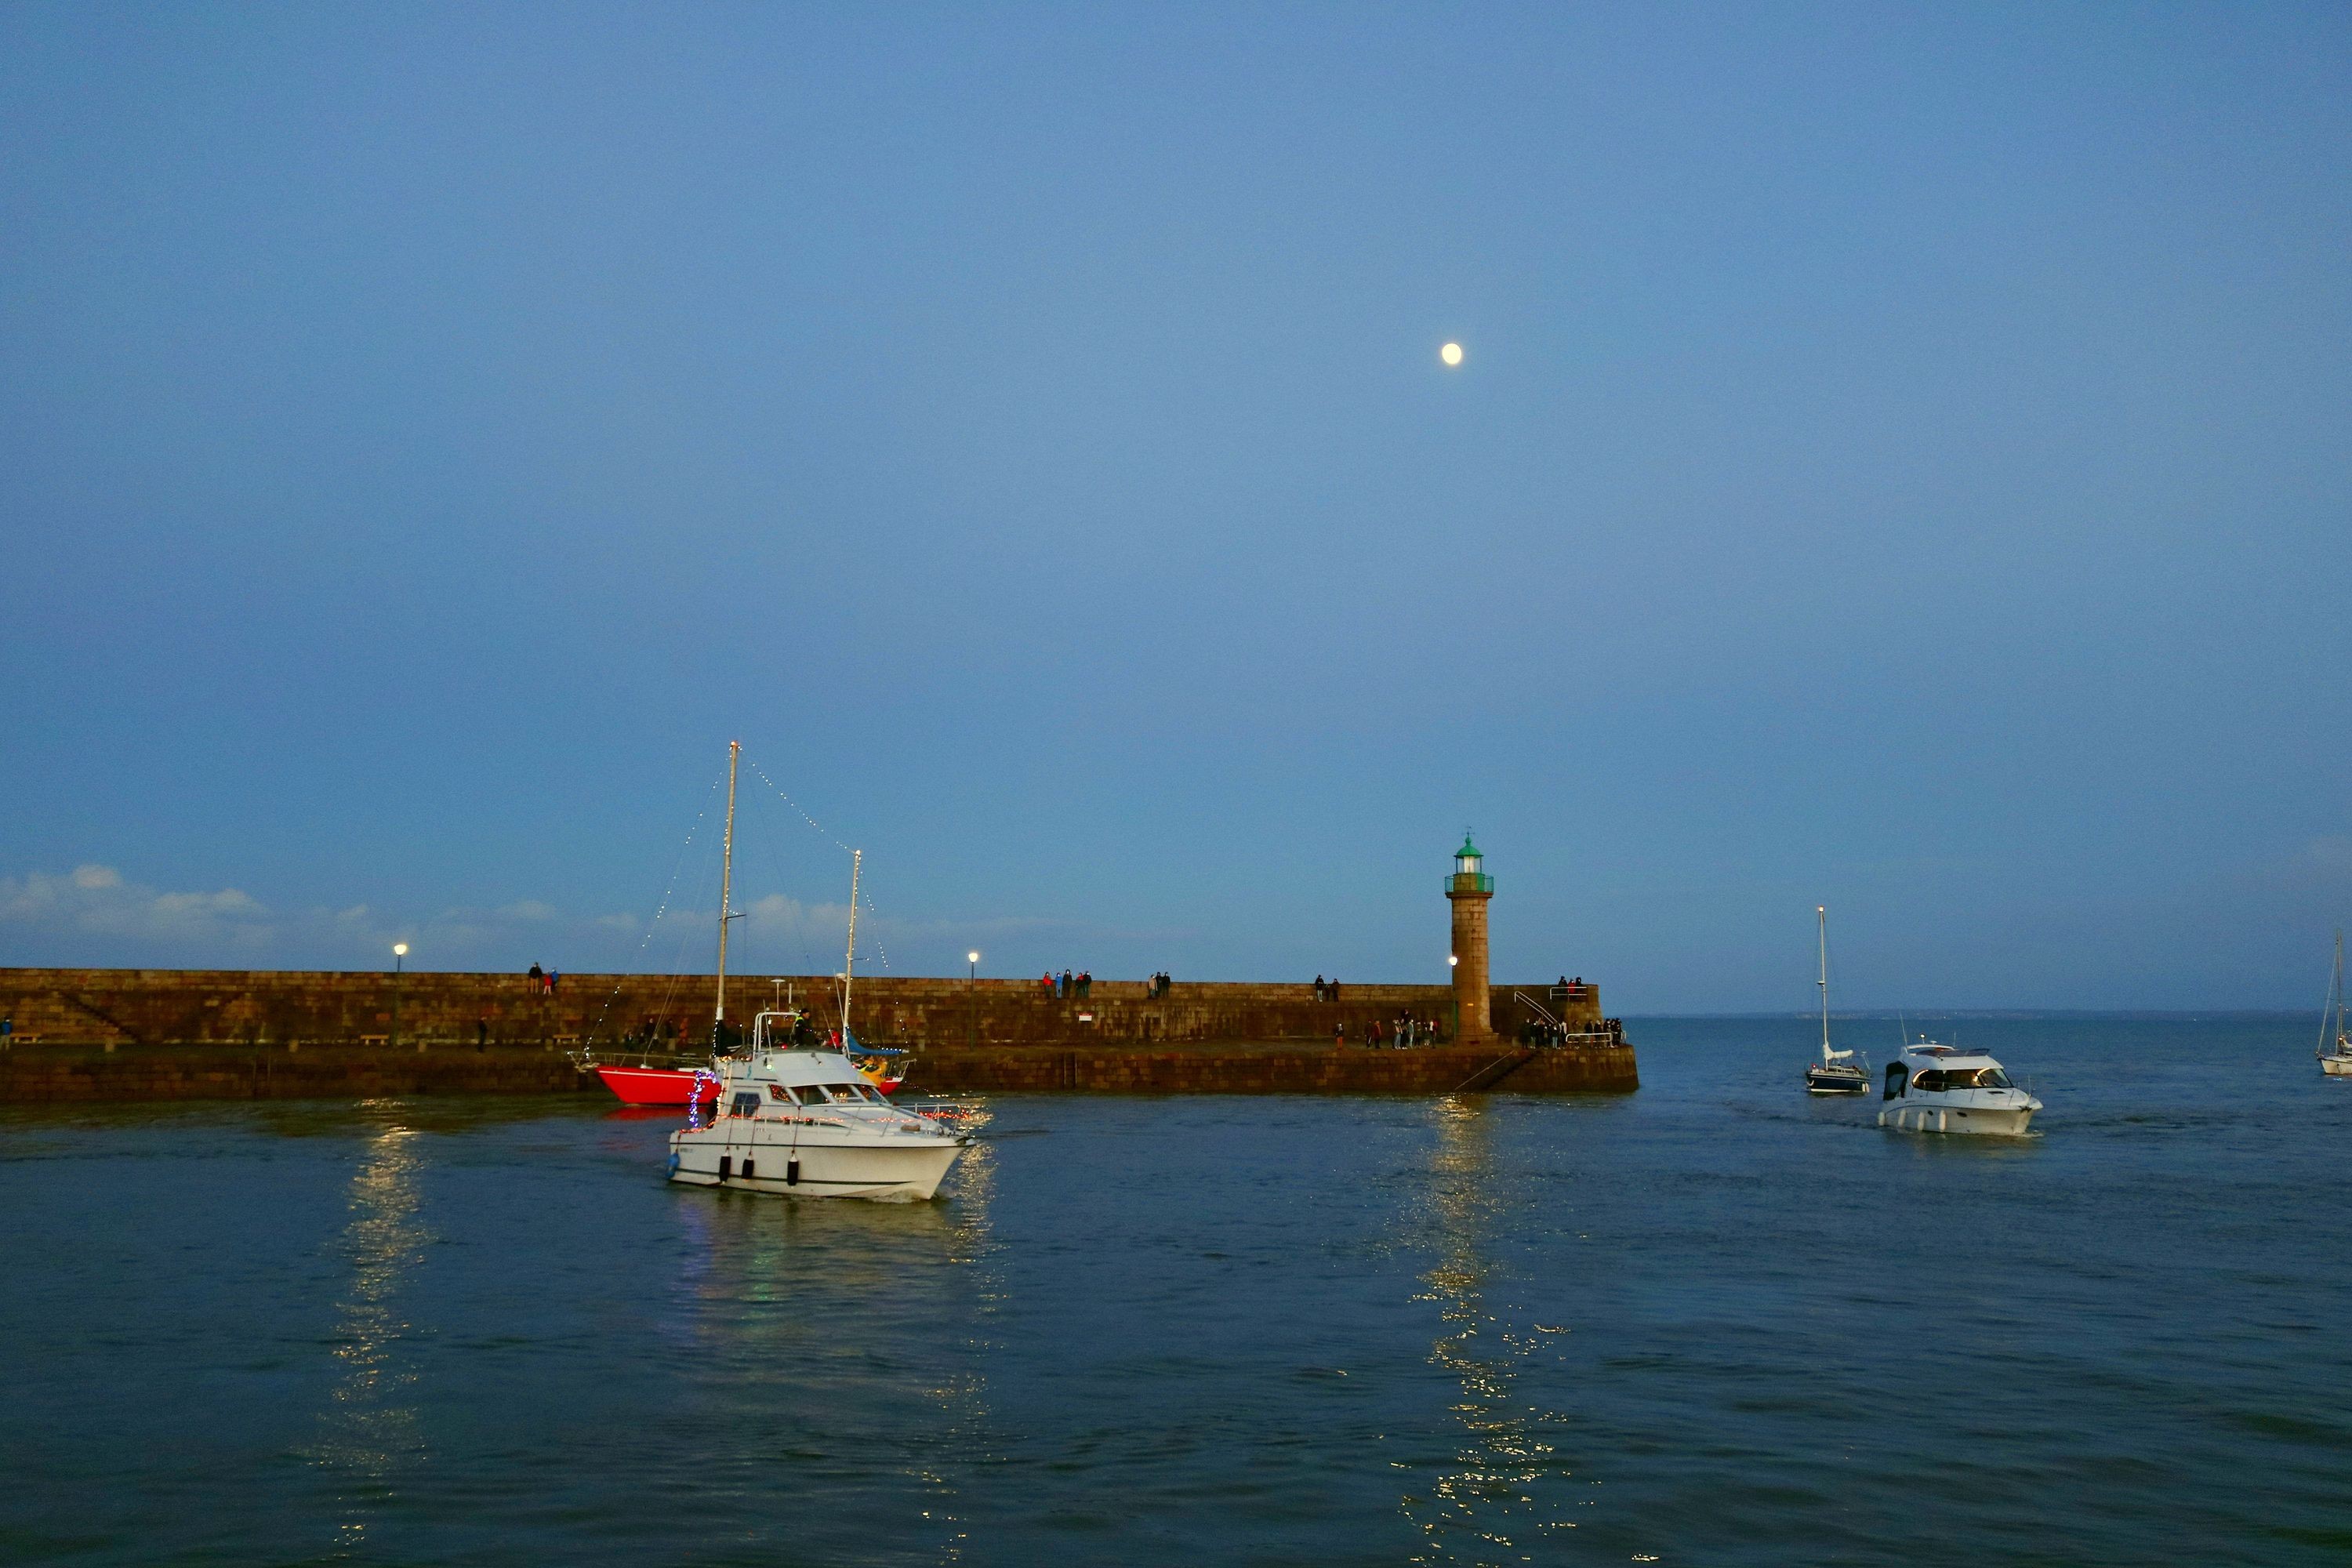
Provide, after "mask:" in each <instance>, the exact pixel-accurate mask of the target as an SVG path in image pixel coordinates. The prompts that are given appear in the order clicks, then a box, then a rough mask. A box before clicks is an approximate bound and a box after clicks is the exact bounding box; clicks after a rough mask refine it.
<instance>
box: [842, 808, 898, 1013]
mask: <svg viewBox="0 0 2352 1568" xmlns="http://www.w3.org/2000/svg"><path fill="white" fill-rule="evenodd" d="M865 859H866V851H865V850H863V849H853V850H851V851H850V852H849V953H848V955H847V956H846V957H845V958H844V959H843V960H842V961H841V1037H842V1041H843V1043H844V1044H846V1043H848V1039H849V986H850V983H851V982H852V981H853V980H855V979H856V976H857V869H858V867H859V866H860V865H862V864H863V863H864V862H865ZM884 956H886V957H887V956H888V955H887V954H885V955H884Z"/></svg>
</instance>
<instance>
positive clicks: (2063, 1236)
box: [0, 1018, 2352, 1564]
mask: <svg viewBox="0 0 2352 1568" xmlns="http://www.w3.org/2000/svg"><path fill="white" fill-rule="evenodd" d="M1915 1022H1916V1021H1915ZM1811 1027H1812V1026H1811V1025H1809V1024H1808V1023H1806V1022H1805V1021H1804V1020H1801V1019H1706V1020H1672V1019H1652V1020H1640V1021H1636V1023H1635V1024H1634V1026H1633V1031H1632V1033H1633V1038H1634V1041H1635V1043H1636V1045H1637V1046H1638V1047H1639V1048H1640V1051H1641V1060H1642V1071H1643V1089H1641V1091H1640V1092H1639V1093H1638V1094H1634V1095H1630V1096H1623V1097H1610V1098H1601V1097H1594V1098H1563V1099H1538V1098H1532V1097H1528V1098H1520V1097H1513V1096H1509V1095H1500V1094H1498V1095H1493V1096H1487V1097H1471V1098H1465V1099H1447V1100H1404V1099H1393V1100H1383V1099H1348V1098H1328V1099H1293V1098H1268V1099H1259V1098H1244V1097H1232V1098H1208V1097H1203V1098H1126V1099H1121V1098H1097V1097H1083V1096H1031V1097H1022V1096H1002V1097H996V1098H994V1099H992V1100H990V1101H988V1102H987V1105H986V1109H985V1111H984V1113H983V1120H984V1121H985V1123H986V1127H987V1131H988V1133H989V1138H990V1141H989V1142H985V1143H983V1144H982V1145H981V1146H979V1147H976V1148H975V1149H974V1150H972V1151H971V1153H970V1154H969V1155H967V1156H966V1158H965V1159H964V1160H963V1161H962V1163H961V1164H960V1166H959V1168H958V1170H957V1171H956V1172H955V1173H954V1174H953V1176H952V1177H951V1178H950V1181H949V1183H948V1184H947V1185H946V1186H945V1188H944V1189H943V1196H942V1199H941V1200H940V1201H939V1202H936V1203H932V1204H924V1205H877V1204H864V1203H846V1202H834V1203H826V1202H803V1201H792V1200H784V1199H778V1198H772V1197H760V1196H752V1195H749V1194H740V1193H719V1192H711V1191H709V1190H704V1189H697V1188H685V1187H676V1186H670V1185H667V1184H665V1183H664V1182H663V1181H662V1179H661V1175H662V1165H663V1161H662V1154H663V1140H664V1138H665V1136H666V1134H667V1131H669V1128H670V1126H671V1125H672V1121H671V1119H670V1118H668V1117H666V1116H654V1117H630V1116H626V1115H620V1114H614V1113H611V1112H609V1111H608V1110H607V1108H606V1107H605V1106H604V1105H601V1104H598V1103H596V1102H594V1101H593V1100H582V1101H580V1102H577V1103H575V1102H573V1101H571V1100H562V1101H556V1100H383V1101H374V1102H368V1103H362V1104H356V1105H354V1104H269V1103H263V1104H237V1105H187V1106H162V1107H133V1108H123V1109H121V1110H70V1111H23V1110H20V1111H16V1112H11V1113H9V1114H7V1115H6V1116H5V1117H0V1390H5V1395H0V1405H4V1406H5V1419H4V1420H0V1561H5V1562H7V1563H175V1564H176V1563H312V1562H316V1563H326V1562H351V1563H525V1562H532V1563H567V1564H597V1563H628V1564H646V1563H746V1564H750V1563H759V1564H784V1563H1038V1562H1055V1563H1073V1564H1075V1563H1628V1562H1635V1563H1639V1562H1657V1563H1992V1562H2000V1563H2090V1562H2101V1563H2126V1562H2169V1563H2341V1562H2344V1561H2346V1560H2347V1557H2352V1415H2347V1402H2348V1401H2352V1332H2347V1329H2352V1216H2347V1204H2346V1201H2345V1182H2344V1173H2345V1166H2346V1161H2347V1150H2352V1082H2347V1081H2343V1080H2329V1079H2323V1078H2322V1077H2321V1075H2320V1074H2319V1072H2318V1071H2317V1069H2316V1068H2315V1065H2314V1064H2313V1062H2312V1060H2311V1056H2310V1041H2309V1039H2308V1038H2306V1036H2307V1035H2308V1034H2309V1032H2310V1031H2309V1030H2308V1028H2307V1027H2306V1026H2305V1025H2304V1024H2302V1023H2300V1022H2297V1021H2290V1020H2284V1019H2275V1020H2260V1019H2254V1020H2248V1019H2237V1020H2231V1019H2218V1020H2191V1019H2170V1020H2157V1021H2135V1020H2120V1019H2055V1018H2053V1019H2035V1020H1992V1019H1979V1020H1971V1019H1965V1018H1963V1019H1959V1020H1937V1021H1936V1022H1935V1023H1934V1025H1933V1027H1935V1028H1936V1030H1937V1033H1938V1035H1939V1037H1946V1038H1949V1037H1951V1036H1952V1035H1953V1034H1954V1032H1955V1031H1957V1033H1958V1038H1959V1041H1960V1043H1962V1044H1964V1045H1981V1046H1984V1047H1988V1048H1990V1049H1991V1050H1992V1051H1993V1052H1994V1053H1995V1054H1996V1055H1998V1056H2000V1058H2001V1059H2002V1060H2003V1061H2004V1062H2006V1063H2007V1064H2008V1065H2009V1067H2010V1069H2011V1072H2012V1073H2013V1074H2014V1075H2016V1076H2019V1077H2021V1078H2023V1079H2029V1080H2031V1086H2032V1089H2034V1091H2035V1092H2036V1093H2038V1094H2039V1095H2041V1097H2042V1099H2043V1100H2046V1101H2047V1102H2048V1106H2049V1109H2048V1110H2047V1111H2045V1112H2044V1114H2043V1116H2042V1119H2041V1121H2039V1122H2038V1123H2037V1132H2038V1133H2039V1135H2038V1136H2036V1137H2034V1138H2032V1139H2030V1140H2024V1141H2014V1142H2012V1141H2006V1140H1996V1139H1974V1138H1969V1139H1962V1138H1947V1139H1938V1138H1929V1137H1920V1136H1906V1135H1902V1134H1895V1133H1888V1132H1882V1131H1879V1130H1878V1129H1877V1128H1876V1127H1875V1126H1874V1124H1873V1118H1874V1112H1875V1110H1876V1108H1877V1100H1876V1098H1875V1096H1873V1097H1871V1098H1870V1099H1867V1100H1811V1099H1808V1098H1807V1097H1806V1096H1805V1095H1804V1094H1803V1093H1802V1091H1801V1082H1800V1075H1801V1069H1802V1068H1803V1066H1804V1063H1805V1060H1806V1057H1807V1051H1808V1043H1809V1038H1810V1032H1811ZM1842 1033H1844V1034H1846V1035H1848V1036H1849V1037H1850V1040H1849V1043H1860V1044H1863V1045H1864V1046H1865V1047H1869V1046H1873V1045H1875V1046H1877V1047H1878V1049H1879V1052H1880V1054H1881V1055H1882V1056H1883V1055H1884V1054H1885V1053H1886V1050H1887V1048H1888V1047H1892V1046H1893V1044H1894V1042H1895V1026H1893V1025H1892V1024H1872V1025H1868V1026H1851V1027H1847V1026H1842ZM1879 1037H1883V1038H1879ZM918 1076H919V1068H918Z"/></svg>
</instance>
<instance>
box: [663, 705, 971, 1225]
mask: <svg viewBox="0 0 2352 1568" xmlns="http://www.w3.org/2000/svg"><path fill="white" fill-rule="evenodd" d="M742 750H743V748H742V747H741V745H740V744H739V743H737V742H731V741H730V742H728V746H727V830H726V837H724V839H723V840H722V841H721V844H722V847H721V849H720V851H719V994H718V999H717V1003H716V1005H715V1008H714V1010H713V1016H712V1031H711V1032H712V1035H713V1036H714V1037H716V1038H717V1039H718V1040H719V1042H720V1044H721V1046H722V1048H723V1047H724V1046H725V1045H726V1044H727V1042H728V1037H729V1033H730V1031H729V1030H728V1029H727V1026H726V1025H727V926H728V922H729V921H734V920H737V919H740V916H738V915H736V914H734V913H732V912H731V910H732V908H733V900H734V887H735V770H736V763H737V760H738V759H739V758H740V756H741V754H742ZM865 863H866V852H865V851H864V850H862V849H853V850H851V851H850V852H849V951H848V952H847V954H846V955H845V958H844V959H843V962H842V969H841V1041H842V1044H843V1045H845V1046H847V1047H851V1048H853V1049H857V1050H861V1051H866V1050H868V1049H869V1048H868V1047H859V1046H858V1044H857V1037H856V1034H854V1033H853V1032H852V1031H851V1029H850V1027H849V998H850V989H851V987H852V986H853V985H854V984H856V976H857V879H858V875H859V872H860V869H861V868H863V867H864V865H865ZM798 1020H799V1016H798V1015H797V1014H794V1013H786V1012H764V1013H760V1014H757V1015H755V1016H753V1018H752V1020H751V1033H750V1035H749V1036H748V1037H744V1043H743V1045H742V1047H740V1049H737V1050H733V1051H725V1052H724V1054H721V1055H719V1056H715V1057H713V1058H711V1063H710V1066H709V1067H708V1068H697V1069H696V1070H695V1072H694V1075H693V1079H692V1081H691V1082H690V1083H689V1084H688V1087H687V1088H686V1089H685V1091H684V1092H683V1093H682V1094H681V1095H680V1097H679V1099H680V1100H681V1101H682V1102H683V1103H684V1104H685V1106H686V1125H685V1126H684V1127H682V1128H680V1129H678V1130H677V1131H675V1132H673V1133H671V1134H670V1135H669V1179H670V1180H671V1181H673V1182H685V1183H687V1184H689V1185H692V1186H699V1187H740V1188H741V1189H743V1190H744V1191H746V1192H753V1193H792V1194H805V1195H806V1196H809V1197H823V1198H913V1199H920V1198H929V1197H930V1196H931V1195H932V1194H935V1193H937V1192H938V1191H939V1190H940V1180H941V1178H943V1177H945V1176H946V1175H947V1173H948V1167H949V1166H950V1165H953V1164H954V1163H955V1161H956V1156H957V1155H958V1154H961V1153H962V1152H963V1151H964V1149H965V1148H966V1147H967V1146H968V1145H970V1143H971V1139H970V1138H968V1137H966V1136H965V1135H963V1134H962V1133H961V1132H958V1131H955V1130H954V1129H952V1128H950V1127H948V1126H945V1125H944V1124H942V1123H941V1122H940V1121H937V1120H936V1119H934V1118H931V1117H929V1116H918V1115H916V1114H915V1113H914V1112H913V1111H911V1110H899V1109H898V1107H897V1106H895V1105H892V1104H891V1103H890V1102H889V1100H887V1099H885V1098H884V1097H883V1093H882V1090H881V1089H877V1087H876V1086H875V1085H874V1084H872V1083H871V1082H869V1081H867V1079H866V1074H865V1073H864V1072H863V1071H861V1070H860V1069H859V1068H858V1066H857V1064H856V1062H855V1061H853V1060H851V1059H850V1058H849V1057H848V1056H847V1055H845V1053H844V1052H843V1051H841V1050H837V1049H834V1048H831V1047H825V1048H819V1049H812V1048H810V1047H796V1046H793V1044H791V1033H790V1029H791V1026H792V1025H793V1023H796V1022H798ZM779 1025H782V1026H783V1028H782V1030H781V1031H780V1030H779V1028H778V1026H779ZM706 1104H708V1105H709V1106H710V1108H711V1114H710V1120H709V1121H708V1122H706V1121H704V1120H703V1116H702V1108H703V1107H704V1106H705V1105H706Z"/></svg>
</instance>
